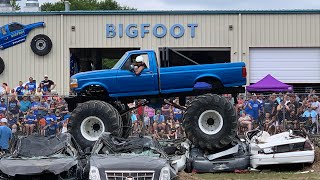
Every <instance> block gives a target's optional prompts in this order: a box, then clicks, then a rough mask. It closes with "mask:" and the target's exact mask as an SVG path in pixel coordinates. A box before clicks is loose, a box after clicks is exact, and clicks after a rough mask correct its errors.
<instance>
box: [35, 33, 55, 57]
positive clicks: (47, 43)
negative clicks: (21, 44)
mask: <svg viewBox="0 0 320 180" xmlns="http://www.w3.org/2000/svg"><path fill="white" fill-rule="evenodd" d="M30 46H31V49H32V51H33V52H34V53H35V54H36V55H38V56H45V55H47V54H48V53H49V52H50V51H51V49H52V41H51V39H50V38H49V37H48V36H46V35H44V34H39V35H36V36H35V37H33V39H32V40H31V45H30Z"/></svg>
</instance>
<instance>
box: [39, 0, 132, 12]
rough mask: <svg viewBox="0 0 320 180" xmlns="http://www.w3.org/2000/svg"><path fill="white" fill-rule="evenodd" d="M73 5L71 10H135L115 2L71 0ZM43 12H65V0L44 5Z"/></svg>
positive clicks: (110, 0)
mask: <svg viewBox="0 0 320 180" xmlns="http://www.w3.org/2000/svg"><path fill="white" fill-rule="evenodd" d="M69 2H70V3H71V5H70V10H86V11H95V10H134V9H133V8H130V7H127V6H120V4H119V3H117V2H116V1H114V0H102V1H98V0H69ZM41 11H64V0H61V1H59V2H56V3H44V4H43V5H42V6H41Z"/></svg>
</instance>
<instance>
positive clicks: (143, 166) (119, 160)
mask: <svg viewBox="0 0 320 180" xmlns="http://www.w3.org/2000/svg"><path fill="white" fill-rule="evenodd" d="M167 164H168V161H167V160H166V159H164V158H159V157H149V156H140V155H93V156H91V158H90V165H91V166H95V167H97V168H98V169H107V170H155V171H157V170H161V168H163V167H165V166H166V165H167Z"/></svg>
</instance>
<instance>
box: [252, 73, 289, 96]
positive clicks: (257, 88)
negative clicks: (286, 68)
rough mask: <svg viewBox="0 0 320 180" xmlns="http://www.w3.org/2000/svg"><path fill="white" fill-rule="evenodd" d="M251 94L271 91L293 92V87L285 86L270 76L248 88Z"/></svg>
mask: <svg viewBox="0 0 320 180" xmlns="http://www.w3.org/2000/svg"><path fill="white" fill-rule="evenodd" d="M246 89H247V91H249V92H262V91H271V92H288V91H293V88H292V86H291V85H288V84H284V83H282V82H281V81H279V80H277V79H276V78H274V77H272V76H271V75H270V74H268V75H267V76H266V77H264V78H263V79H261V80H260V81H258V82H257V83H255V84H252V85H250V86H247V87H246Z"/></svg>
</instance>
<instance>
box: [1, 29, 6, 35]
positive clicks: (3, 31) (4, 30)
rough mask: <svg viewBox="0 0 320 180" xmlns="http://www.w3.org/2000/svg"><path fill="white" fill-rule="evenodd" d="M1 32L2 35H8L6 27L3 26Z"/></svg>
mask: <svg viewBox="0 0 320 180" xmlns="http://www.w3.org/2000/svg"><path fill="white" fill-rule="evenodd" d="M1 33H2V35H6V34H7V31H6V27H2V28H1Z"/></svg>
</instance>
